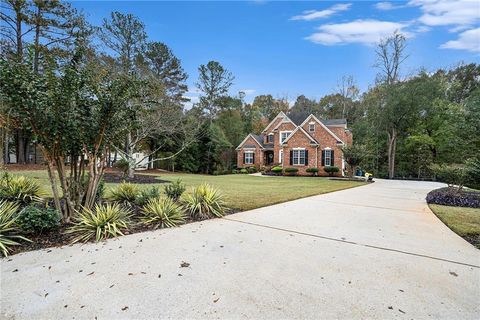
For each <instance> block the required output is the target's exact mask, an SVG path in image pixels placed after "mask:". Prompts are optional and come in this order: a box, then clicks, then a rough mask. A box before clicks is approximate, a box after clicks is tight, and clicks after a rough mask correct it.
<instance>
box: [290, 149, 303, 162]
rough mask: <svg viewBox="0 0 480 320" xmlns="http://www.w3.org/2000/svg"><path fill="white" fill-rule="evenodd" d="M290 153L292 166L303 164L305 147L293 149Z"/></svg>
mask: <svg viewBox="0 0 480 320" xmlns="http://www.w3.org/2000/svg"><path fill="white" fill-rule="evenodd" d="M292 154H293V161H292V163H293V165H294V166H304V165H305V149H294V150H293V153H292Z"/></svg>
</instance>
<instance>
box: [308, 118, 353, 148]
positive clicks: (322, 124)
mask: <svg viewBox="0 0 480 320" xmlns="http://www.w3.org/2000/svg"><path fill="white" fill-rule="evenodd" d="M309 119H313V120H315V121H316V122H318V124H320V125H321V126H322V127H323V128H324V129H325V130H326V131H327V132H328V133H329V134H330V135H331V136H332V137H334V138H335V139H336V140H337V143H338V142H340V143H342V144H345V142H344V141H343V140H342V139H340V138H339V137H338V136H337V135H336V134H335V133H333V132H332V130H330V129H328V127H327V126H326V125H325V124H324V123H323V122H322V121H320V120H318V118H317V117H315V116H314V115H313V114H311V115H309V116H308V117H307V118H306V119H305V121H303V123H302V124H301V125H300V127H303V126H304V125H305V123H307V121H308V120H309Z"/></svg>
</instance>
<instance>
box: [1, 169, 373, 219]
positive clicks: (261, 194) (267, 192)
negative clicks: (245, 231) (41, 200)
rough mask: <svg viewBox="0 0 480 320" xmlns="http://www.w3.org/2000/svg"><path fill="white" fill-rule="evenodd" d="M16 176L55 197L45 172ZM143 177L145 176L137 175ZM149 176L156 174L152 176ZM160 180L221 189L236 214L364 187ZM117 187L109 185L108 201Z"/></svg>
mask: <svg viewBox="0 0 480 320" xmlns="http://www.w3.org/2000/svg"><path fill="white" fill-rule="evenodd" d="M11 173H12V174H15V175H24V176H28V177H31V178H34V179H35V180H37V181H38V182H39V184H40V185H41V186H42V190H43V191H44V192H45V194H46V196H51V189H50V184H49V182H48V177H47V172H46V171H45V170H28V171H11ZM137 174H141V173H137ZM148 174H152V173H151V172H149V173H148ZM155 175H157V176H158V179H160V180H167V181H174V180H176V179H182V181H183V182H184V183H185V184H186V186H187V191H186V192H189V191H190V189H191V187H194V186H198V185H200V184H202V183H208V184H210V185H212V186H214V187H216V188H218V189H219V190H220V191H221V192H222V194H224V196H225V201H226V205H227V206H228V207H229V208H231V209H234V210H240V211H245V210H251V209H256V208H260V207H265V206H268V205H273V204H277V203H281V202H286V201H291V200H296V199H300V198H304V197H309V196H314V195H319V194H323V193H328V192H333V191H339V190H344V189H348V188H353V187H358V186H362V185H364V184H365V183H363V182H357V181H340V180H329V179H328V178H323V177H258V176H251V175H244V174H231V175H221V176H211V175H202V174H187V173H178V174H177V173H158V174H155ZM116 185H117V184H115V183H107V184H106V191H105V195H104V196H105V197H108V196H109V191H110V190H111V189H112V188H114V187H115V186H116ZM164 185H165V183H158V184H138V186H139V187H140V188H141V189H144V188H149V187H152V186H159V187H160V188H161V189H163V186H164Z"/></svg>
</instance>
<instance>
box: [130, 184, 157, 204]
mask: <svg viewBox="0 0 480 320" xmlns="http://www.w3.org/2000/svg"><path fill="white" fill-rule="evenodd" d="M160 194H161V192H160V188H159V187H155V186H154V187H151V188H148V189H143V190H141V191H140V193H139V194H138V196H137V199H135V204H137V205H139V206H143V205H145V204H146V203H147V202H148V201H149V200H151V199H155V198H160Z"/></svg>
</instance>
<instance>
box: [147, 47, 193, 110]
mask: <svg viewBox="0 0 480 320" xmlns="http://www.w3.org/2000/svg"><path fill="white" fill-rule="evenodd" d="M144 55H145V60H146V62H147V65H148V67H149V69H150V70H151V71H152V73H153V75H154V76H155V77H156V78H157V79H158V80H159V81H161V83H162V85H163V87H164V90H165V91H166V94H167V96H168V97H169V98H170V99H171V100H172V101H173V102H175V103H182V102H185V101H186V99H185V98H184V94H185V92H187V90H188V87H187V84H186V83H185V81H186V80H187V78H188V75H187V73H186V72H185V71H184V70H183V68H182V66H181V62H180V59H178V58H177V57H176V56H175V55H174V54H173V52H172V50H171V49H170V48H169V47H168V46H167V45H166V44H164V43H162V42H149V43H147V46H146V50H145V53H144Z"/></svg>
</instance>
